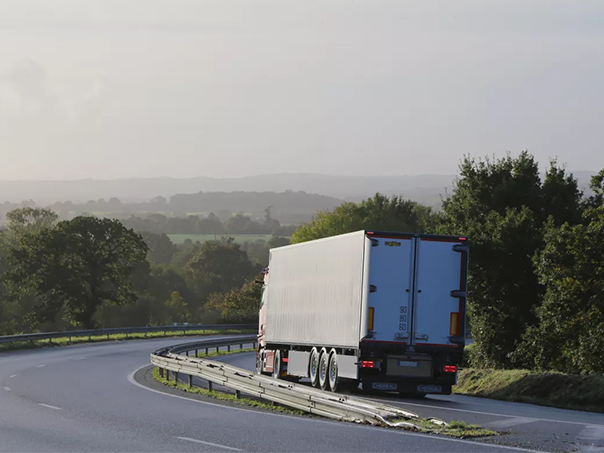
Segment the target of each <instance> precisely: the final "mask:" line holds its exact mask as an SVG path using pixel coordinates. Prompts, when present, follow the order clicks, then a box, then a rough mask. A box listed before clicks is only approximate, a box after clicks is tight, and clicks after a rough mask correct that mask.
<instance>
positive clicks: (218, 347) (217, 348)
mask: <svg viewBox="0 0 604 453" xmlns="http://www.w3.org/2000/svg"><path fill="white" fill-rule="evenodd" d="M218 352H220V346H216V354H218Z"/></svg>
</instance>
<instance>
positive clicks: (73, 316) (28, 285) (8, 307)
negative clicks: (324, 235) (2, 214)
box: [0, 208, 286, 335]
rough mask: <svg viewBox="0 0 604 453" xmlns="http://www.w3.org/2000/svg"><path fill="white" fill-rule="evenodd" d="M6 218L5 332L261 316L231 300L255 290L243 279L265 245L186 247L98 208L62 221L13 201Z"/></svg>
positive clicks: (1, 254)
mask: <svg viewBox="0 0 604 453" xmlns="http://www.w3.org/2000/svg"><path fill="white" fill-rule="evenodd" d="M7 220H8V223H7V227H6V228H5V229H4V230H2V231H0V335H10V334H16V333H21V332H31V331H53V330H66V329H73V328H87V329H88V328H97V327H124V326H137V325H165V324H171V323H174V322H185V321H186V322H190V323H195V322H197V323H214V322H235V321H237V322H254V321H255V318H256V315H255V314H253V312H252V314H249V315H246V316H243V317H242V316H241V314H240V313H236V312H233V310H232V308H230V307H232V305H233V303H234V301H237V298H238V297H239V293H241V297H242V299H245V298H246V297H249V293H250V291H249V288H248V286H246V285H245V284H246V282H249V281H253V280H255V279H256V278H257V276H258V274H259V272H260V271H261V269H262V267H263V266H265V265H266V261H267V260H268V247H269V245H268V244H265V243H263V244H257V249H253V250H252V251H253V252H254V253H255V255H254V254H252V255H248V253H247V251H246V250H245V248H246V246H249V245H248V244H244V245H239V244H236V243H235V242H234V240H233V239H232V238H223V239H221V240H216V241H206V242H204V243H200V242H196V243H194V244H190V246H183V247H181V248H180V249H179V248H178V247H176V246H175V245H174V244H173V243H172V242H171V241H170V240H169V238H168V237H167V235H165V234H155V233H149V232H145V233H137V232H135V231H134V230H133V229H131V228H128V227H126V226H125V225H123V224H122V223H121V222H120V221H118V220H114V219H113V220H112V219H103V218H96V217H93V216H78V217H76V218H74V219H72V220H64V221H59V219H58V216H57V214H56V213H54V212H53V211H51V210H48V209H43V208H20V209H17V210H13V211H11V212H9V213H8V215H7ZM277 242H278V241H277ZM284 243H286V241H281V242H280V244H284ZM272 245H273V246H276V245H278V244H274V243H273V244H272ZM258 249H259V250H258ZM256 286H257V285H256ZM254 290H256V291H258V290H259V289H257V288H254ZM223 295H224V297H223ZM208 301H211V303H208ZM248 312H249V310H248Z"/></svg>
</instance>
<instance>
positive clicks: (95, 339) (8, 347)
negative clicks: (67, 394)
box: [0, 329, 256, 353]
mask: <svg viewBox="0 0 604 453" xmlns="http://www.w3.org/2000/svg"><path fill="white" fill-rule="evenodd" d="M252 333H256V331H255V330H236V329H233V330H189V331H184V332H183V331H182V330H176V329H175V330H169V329H168V330H166V331H163V330H162V331H160V332H147V333H128V334H125V333H118V334H109V335H91V336H88V337H71V341H70V339H69V336H68V333H67V332H66V336H65V337H61V338H53V339H52V340H50V341H49V340H34V341H19V342H15V343H0V353H1V352H6V351H16V350H21V349H36V348H48V347H55V346H67V345H72V344H82V343H100V342H106V341H126V340H145V339H148V340H151V339H157V338H164V337H192V336H208V335H239V334H252Z"/></svg>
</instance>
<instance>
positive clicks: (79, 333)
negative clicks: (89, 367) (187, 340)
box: [0, 324, 258, 343]
mask: <svg viewBox="0 0 604 453" xmlns="http://www.w3.org/2000/svg"><path fill="white" fill-rule="evenodd" d="M257 328H258V326H257V325H256V324H186V325H172V326H150V327H116V328H110V329H93V330H69V331H64V332H42V333H28V334H24V335H7V336H0V343H16V342H20V341H39V340H48V341H49V342H50V343H52V339H53V338H69V341H70V342H71V339H72V338H73V337H89V338H90V337H97V336H104V335H106V336H107V338H109V336H110V335H115V334H126V335H128V334H133V333H145V334H146V333H152V332H164V335H165V334H166V333H167V332H183V333H185V332H187V331H191V330H230V329H240V330H247V329H252V330H256V329H257Z"/></svg>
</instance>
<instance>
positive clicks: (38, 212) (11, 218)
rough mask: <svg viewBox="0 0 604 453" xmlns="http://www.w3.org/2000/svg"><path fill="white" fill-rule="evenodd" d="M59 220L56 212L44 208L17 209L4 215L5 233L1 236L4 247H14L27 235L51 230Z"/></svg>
mask: <svg viewBox="0 0 604 453" xmlns="http://www.w3.org/2000/svg"><path fill="white" fill-rule="evenodd" d="M58 219H59V216H58V215H57V213H56V212H54V211H52V210H50V209H44V208H29V207H26V208H19V209H14V210H12V211H10V212H8V213H7V214H6V221H7V222H6V223H7V226H6V231H5V232H4V234H3V235H2V239H0V240H4V241H5V246H8V247H16V246H17V244H18V242H19V239H20V238H21V237H23V236H24V235H26V234H28V233H38V232H40V231H42V230H44V229H48V228H52V227H53V226H54V225H55V224H56V223H57V220H58Z"/></svg>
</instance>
